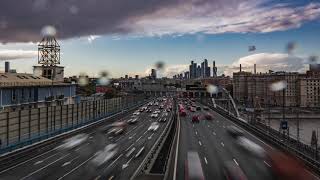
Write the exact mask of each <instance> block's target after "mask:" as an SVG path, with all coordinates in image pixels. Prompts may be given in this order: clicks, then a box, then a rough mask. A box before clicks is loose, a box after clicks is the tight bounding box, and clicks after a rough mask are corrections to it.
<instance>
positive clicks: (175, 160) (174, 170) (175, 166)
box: [173, 115, 180, 180]
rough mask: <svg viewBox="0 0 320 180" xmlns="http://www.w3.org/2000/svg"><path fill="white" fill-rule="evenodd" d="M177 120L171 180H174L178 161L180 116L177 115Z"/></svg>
mask: <svg viewBox="0 0 320 180" xmlns="http://www.w3.org/2000/svg"><path fill="white" fill-rule="evenodd" d="M177 120H178V137H177V146H176V154H175V159H174V169H173V174H174V175H173V180H176V176H177V163H178V151H179V140H180V116H179V115H178V118H177Z"/></svg>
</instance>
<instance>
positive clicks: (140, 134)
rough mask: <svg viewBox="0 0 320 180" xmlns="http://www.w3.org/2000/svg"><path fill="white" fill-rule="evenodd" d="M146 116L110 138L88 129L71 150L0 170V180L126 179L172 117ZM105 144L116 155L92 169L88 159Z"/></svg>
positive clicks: (44, 154) (169, 115)
mask: <svg viewBox="0 0 320 180" xmlns="http://www.w3.org/2000/svg"><path fill="white" fill-rule="evenodd" d="M150 107H151V109H152V110H155V109H158V106H150ZM150 115H151V113H148V112H142V113H141V114H140V115H138V116H137V117H138V122H137V123H136V124H132V125H128V127H127V129H126V131H125V132H124V134H121V135H117V136H114V137H113V136H110V135H108V134H107V132H103V133H101V131H99V130H98V129H96V130H92V131H90V132H88V135H89V138H88V139H87V140H86V141H85V142H84V143H82V144H81V145H79V146H77V147H75V148H73V149H71V150H59V149H57V148H52V149H51V150H49V151H46V152H43V153H42V154H40V155H37V156H35V157H32V158H30V159H27V160H25V161H23V162H20V163H19V164H17V165H15V166H12V167H10V168H7V169H4V170H2V171H1V172H0V179H1V180H2V179H5V180H8V179H30V180H31V179H32V180H36V179H39V180H40V179H41V180H43V179H48V180H51V179H52V180H53V179H55V180H57V179H59V180H60V179H81V180H82V179H96V180H97V179H129V178H130V177H131V176H132V174H133V173H134V172H135V171H136V170H137V168H138V167H139V165H140V164H141V162H142V161H143V159H144V158H145V156H146V155H147V153H148V151H149V150H150V149H151V147H152V146H153V144H154V143H155V141H156V140H157V138H158V137H159V135H160V134H161V132H162V131H163V130H164V128H165V126H166V124H167V123H168V120H169V119H170V117H171V115H172V114H171V113H169V114H168V115H167V116H165V113H164V110H162V111H161V113H160V114H159V117H158V118H151V117H150ZM131 116H132V114H129V115H127V116H125V117H123V118H121V119H119V120H118V121H127V120H128V119H130V118H131ZM163 118H166V119H167V121H166V122H162V123H160V127H159V129H158V130H157V131H155V132H150V131H148V128H149V126H150V124H151V123H152V122H155V121H158V120H159V119H163ZM61 144H62V143H61ZM108 144H117V147H118V151H117V153H116V155H115V156H114V157H112V159H111V160H109V161H107V162H106V163H104V164H102V165H100V166H93V164H92V159H93V158H94V157H95V154H96V153H97V152H98V151H99V150H101V149H103V148H104V147H105V146H106V145H108ZM59 145H60V144H59ZM59 145H57V147H58V146H59ZM142 148H144V150H143V151H142V153H141V155H139V156H138V157H135V155H136V154H137V153H138V151H139V150H140V149H142ZM129 152H132V153H129Z"/></svg>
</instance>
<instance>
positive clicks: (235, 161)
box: [233, 158, 239, 166]
mask: <svg viewBox="0 0 320 180" xmlns="http://www.w3.org/2000/svg"><path fill="white" fill-rule="evenodd" d="M233 161H234V163H236V165H237V166H239V164H238V162H237V160H236V159H234V158H233Z"/></svg>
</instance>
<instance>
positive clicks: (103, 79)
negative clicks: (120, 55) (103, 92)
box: [98, 71, 110, 86]
mask: <svg viewBox="0 0 320 180" xmlns="http://www.w3.org/2000/svg"><path fill="white" fill-rule="evenodd" d="M98 82H99V84H100V85H104V86H105V85H108V84H109V83H110V79H109V73H108V72H107V71H102V72H101V73H100V77H99V80H98Z"/></svg>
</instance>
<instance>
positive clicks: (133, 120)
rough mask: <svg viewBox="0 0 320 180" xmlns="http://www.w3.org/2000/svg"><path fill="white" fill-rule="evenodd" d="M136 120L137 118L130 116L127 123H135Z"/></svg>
mask: <svg viewBox="0 0 320 180" xmlns="http://www.w3.org/2000/svg"><path fill="white" fill-rule="evenodd" d="M137 122H138V118H130V119H129V120H128V121H127V123H128V124H135V123H137Z"/></svg>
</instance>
